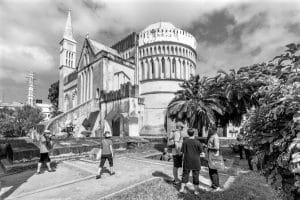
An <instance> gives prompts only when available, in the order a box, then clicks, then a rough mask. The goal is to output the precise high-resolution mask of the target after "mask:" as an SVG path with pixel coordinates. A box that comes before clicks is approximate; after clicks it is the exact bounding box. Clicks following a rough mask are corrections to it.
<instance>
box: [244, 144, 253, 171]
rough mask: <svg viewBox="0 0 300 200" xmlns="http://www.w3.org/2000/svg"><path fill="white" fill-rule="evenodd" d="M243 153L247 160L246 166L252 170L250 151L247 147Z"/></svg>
mask: <svg viewBox="0 0 300 200" xmlns="http://www.w3.org/2000/svg"><path fill="white" fill-rule="evenodd" d="M245 155H246V159H247V162H248V166H249V169H250V170H253V168H252V164H251V159H252V158H251V157H252V156H251V151H250V150H249V149H245Z"/></svg>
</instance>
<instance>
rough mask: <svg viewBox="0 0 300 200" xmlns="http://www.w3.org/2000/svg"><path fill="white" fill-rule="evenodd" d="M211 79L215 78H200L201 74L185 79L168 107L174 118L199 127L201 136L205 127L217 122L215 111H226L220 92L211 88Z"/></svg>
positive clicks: (220, 112)
mask: <svg viewBox="0 0 300 200" xmlns="http://www.w3.org/2000/svg"><path fill="white" fill-rule="evenodd" d="M211 81H213V80H211V79H208V78H207V77H202V78H200V76H199V75H197V76H192V77H191V79H190V80H189V81H184V83H183V84H182V85H181V87H182V90H179V91H178V92H177V93H176V96H175V98H174V99H173V100H172V101H171V102H170V103H169V105H168V109H167V113H168V116H169V117H170V118H171V119H172V120H175V121H184V122H187V123H188V126H189V127H193V128H197V129H198V133H199V134H200V135H199V136H202V135H201V134H202V128H203V127H209V126H212V125H215V124H216V122H217V119H216V115H215V113H218V114H220V115H222V114H223V112H224V107H223V106H222V105H221V102H220V99H221V97H220V96H219V94H218V93H214V92H212V91H211V90H209V88H210V87H211Z"/></svg>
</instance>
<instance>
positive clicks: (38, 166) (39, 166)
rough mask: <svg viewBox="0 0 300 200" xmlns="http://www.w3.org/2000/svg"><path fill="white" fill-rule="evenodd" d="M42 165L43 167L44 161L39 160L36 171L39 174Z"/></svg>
mask: <svg viewBox="0 0 300 200" xmlns="http://www.w3.org/2000/svg"><path fill="white" fill-rule="evenodd" d="M41 167H42V163H41V162H38V165H37V170H36V173H37V174H39V173H41Z"/></svg>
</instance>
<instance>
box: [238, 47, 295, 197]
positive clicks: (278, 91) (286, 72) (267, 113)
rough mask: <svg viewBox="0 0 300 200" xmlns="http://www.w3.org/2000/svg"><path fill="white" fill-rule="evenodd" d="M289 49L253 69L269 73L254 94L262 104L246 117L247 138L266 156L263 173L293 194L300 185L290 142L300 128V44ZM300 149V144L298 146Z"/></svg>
mask: <svg viewBox="0 0 300 200" xmlns="http://www.w3.org/2000/svg"><path fill="white" fill-rule="evenodd" d="M286 47H287V50H286V51H285V53H283V54H281V55H280V56H276V57H275V58H274V59H273V60H271V61H270V62H268V63H267V64H266V63H262V64H261V65H257V66H258V67H255V68H254V67H252V69H250V70H251V71H252V72H253V73H257V74H260V76H266V77H267V78H268V79H266V82H267V83H268V84H266V85H265V86H262V87H260V88H259V90H258V91H257V92H256V93H255V94H254V96H256V97H257V98H258V100H259V107H258V108H257V109H255V110H254V111H253V113H251V115H249V116H248V117H247V122H246V123H245V125H244V128H245V130H246V131H245V133H246V135H245V136H246V138H247V139H248V141H249V142H250V143H251V144H252V145H253V146H254V147H255V148H256V149H258V151H259V152H260V153H261V154H262V155H264V157H265V161H266V162H265V168H264V173H265V175H266V177H267V178H268V182H269V183H270V184H272V185H273V186H274V187H275V188H282V189H283V191H284V192H285V193H286V194H287V196H288V197H289V198H291V196H292V193H293V192H295V191H297V190H298V192H299V193H300V188H299V187H298V188H297V187H295V186H294V185H293V184H291V183H293V177H294V174H293V173H292V172H291V170H290V165H291V160H292V159H291V152H290V149H289V146H290V145H291V144H292V142H293V140H294V139H295V138H296V137H297V134H298V133H299V132H300V126H299V123H298V122H297V121H295V120H294V119H295V116H296V115H297V113H298V112H299V111H300V89H299V88H300V78H299V77H300V73H299V72H300V71H299V70H300V68H299V61H300V56H299V51H300V44H298V45H296V44H289V45H287V46H286ZM298 151H300V148H299V149H298Z"/></svg>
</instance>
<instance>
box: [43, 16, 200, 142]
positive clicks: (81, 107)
mask: <svg viewBox="0 0 300 200" xmlns="http://www.w3.org/2000/svg"><path fill="white" fill-rule="evenodd" d="M59 44H60V52H59V54H60V66H59V67H58V69H59V110H60V111H62V112H63V113H62V114H60V115H59V116H57V117H55V118H53V119H52V120H51V121H50V123H49V128H50V129H52V131H53V132H54V133H58V132H60V131H62V129H63V128H65V127H66V126H68V125H70V124H72V125H73V126H74V128H75V134H76V136H78V137H80V136H82V132H87V131H89V132H90V134H91V136H98V134H99V132H101V131H102V132H103V131H104V130H109V131H111V132H112V134H113V136H161V135H165V134H166V132H168V131H169V130H170V128H171V126H172V122H171V121H170V120H169V119H167V117H166V109H167V106H168V104H169V102H170V101H171V100H172V98H173V97H174V93H175V92H176V91H177V90H179V89H180V87H179V84H180V83H182V82H183V81H184V80H188V79H189V78H190V76H191V74H192V75H194V74H195V71H196V58H197V54H196V44H197V43H196V39H195V37H194V36H193V35H191V34H190V33H188V32H187V31H184V30H181V29H179V28H176V27H175V26H174V25H173V24H171V23H169V22H158V23H154V24H151V25H149V26H148V27H146V28H145V29H144V30H142V31H141V32H140V33H136V32H133V33H130V34H129V35H128V36H127V37H125V38H124V39H122V40H120V41H118V42H116V43H115V44H114V45H112V46H111V47H109V46H106V45H104V44H102V43H100V42H97V41H95V40H93V39H91V38H90V36H88V35H87V36H86V37H85V39H84V42H83V45H82V47H80V48H81V50H80V52H79V54H77V53H76V52H77V51H76V49H77V48H78V47H77V41H76V40H75V38H74V36H73V28H72V23H71V14H70V12H69V13H68V17H67V22H66V26H65V31H64V34H63V38H62V40H61V41H60V43H59ZM97 130H101V131H97Z"/></svg>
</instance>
